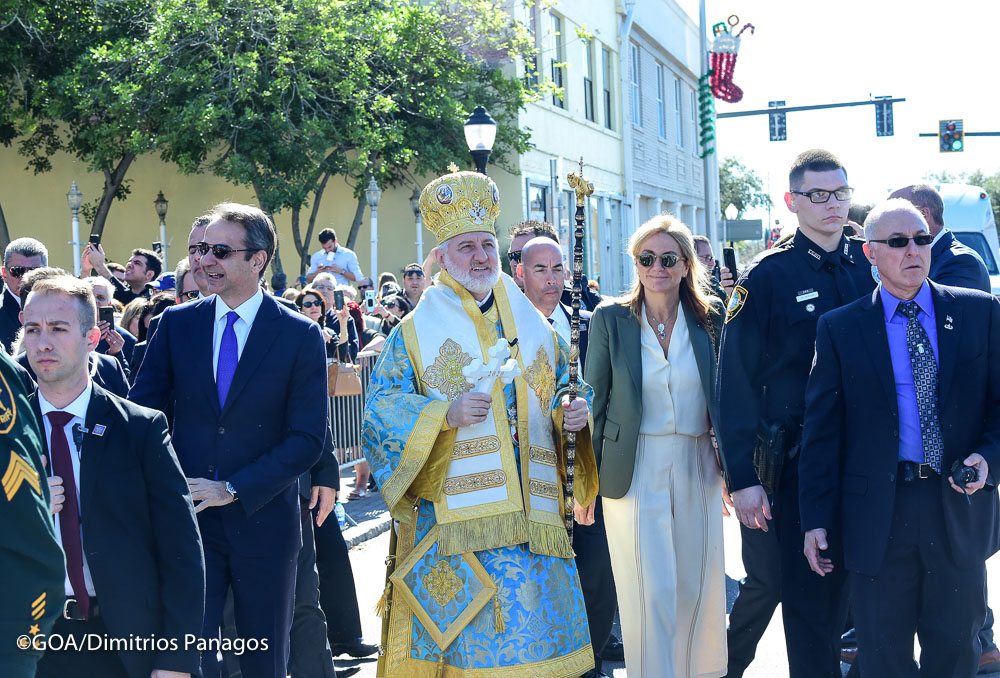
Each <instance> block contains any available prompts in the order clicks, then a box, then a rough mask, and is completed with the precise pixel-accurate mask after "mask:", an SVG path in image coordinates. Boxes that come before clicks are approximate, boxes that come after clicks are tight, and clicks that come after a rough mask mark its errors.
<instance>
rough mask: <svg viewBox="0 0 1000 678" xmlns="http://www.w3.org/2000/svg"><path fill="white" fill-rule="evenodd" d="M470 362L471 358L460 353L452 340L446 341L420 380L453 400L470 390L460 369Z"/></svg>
mask: <svg viewBox="0 0 1000 678" xmlns="http://www.w3.org/2000/svg"><path fill="white" fill-rule="evenodd" d="M471 362H472V356H471V355H469V354H468V353H465V352H464V351H462V347H461V346H459V345H458V344H457V343H456V342H455V341H454V340H453V339H448V340H446V341H445V342H444V343H443V344H441V350H440V351H439V352H438V357H437V358H435V359H434V363H433V364H432V365H431V366H430V367H428V368H427V369H426V370H424V374H423V376H421V377H420V378H421V379H422V380H423V382H424V383H425V384H427V385H428V386H430V387H431V388H436V389H437V390H439V391H441V393H443V394H444V395H445V397H446V398H448V400H455V399H456V398H458V397H459V396H460V395H462V394H463V393H466V392H467V391H471V390H472V384H471V383H470V382H469V380H468V379H466V378H465V375H464V374H462V368H463V367H465V366H466V365H468V364H469V363H471Z"/></svg>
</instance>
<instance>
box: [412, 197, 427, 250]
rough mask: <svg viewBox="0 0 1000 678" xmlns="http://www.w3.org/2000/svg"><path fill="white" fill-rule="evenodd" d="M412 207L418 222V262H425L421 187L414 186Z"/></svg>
mask: <svg viewBox="0 0 1000 678" xmlns="http://www.w3.org/2000/svg"><path fill="white" fill-rule="evenodd" d="M410 209H412V210H413V218H414V219H415V220H416V222H417V242H416V243H415V244H416V246H417V263H419V264H421V265H423V263H424V217H423V215H422V214H421V213H420V188H419V187H417V186H414V187H413V195H411V196H410Z"/></svg>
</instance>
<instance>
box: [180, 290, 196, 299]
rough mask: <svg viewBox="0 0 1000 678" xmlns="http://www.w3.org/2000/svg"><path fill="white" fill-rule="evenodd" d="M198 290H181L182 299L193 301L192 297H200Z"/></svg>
mask: <svg viewBox="0 0 1000 678" xmlns="http://www.w3.org/2000/svg"><path fill="white" fill-rule="evenodd" d="M198 294H199V292H198V290H190V291H188V292H181V299H183V300H184V301H191V300H192V299H197V298H198Z"/></svg>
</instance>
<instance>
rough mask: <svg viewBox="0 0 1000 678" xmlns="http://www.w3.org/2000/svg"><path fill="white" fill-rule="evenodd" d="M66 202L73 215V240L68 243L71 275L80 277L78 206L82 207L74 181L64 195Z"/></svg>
mask: <svg viewBox="0 0 1000 678" xmlns="http://www.w3.org/2000/svg"><path fill="white" fill-rule="evenodd" d="M66 202H67V203H69V211H70V213H71V214H72V215H73V220H72V233H73V240H71V241H70V244H71V245H72V246H73V274H74V275H75V276H77V277H80V206H81V205H83V193H82V192H81V191H80V189H79V188H77V185H76V181H74V182H73V183H72V184H71V185H70V187H69V192H68V193H66Z"/></svg>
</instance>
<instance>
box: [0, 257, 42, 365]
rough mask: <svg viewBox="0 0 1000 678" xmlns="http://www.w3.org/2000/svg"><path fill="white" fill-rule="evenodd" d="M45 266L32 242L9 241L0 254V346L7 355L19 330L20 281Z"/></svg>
mask: <svg viewBox="0 0 1000 678" xmlns="http://www.w3.org/2000/svg"><path fill="white" fill-rule="evenodd" d="M48 263H49V252H48V250H47V249H45V245H43V244H42V243H40V242H39V241H37V240H35V239H34V238H18V239H17V240H12V241H11V242H10V244H9V245H7V249H5V250H4V252H3V268H0V273H2V274H3V282H4V287H3V297H2V299H0V343H2V344H3V347H4V348H5V349H7V352H8V353H10V350H11V346H12V345H13V343H14V338H15V337H16V336H17V331H18V330H19V329H21V320H20V318H19V317H18V314H20V313H21V296H20V294H21V278H22V277H24V274H25V273H27V272H28V271H31V270H34V269H36V268H41V267H42V266H47V265H48Z"/></svg>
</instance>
